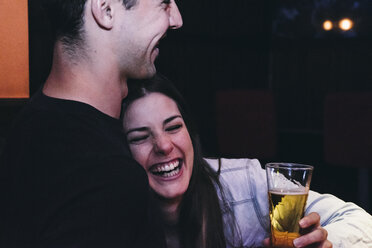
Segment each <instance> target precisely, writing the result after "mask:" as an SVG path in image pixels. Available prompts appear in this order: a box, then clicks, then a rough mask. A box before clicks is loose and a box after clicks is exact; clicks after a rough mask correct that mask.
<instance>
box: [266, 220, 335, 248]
mask: <svg viewBox="0 0 372 248" xmlns="http://www.w3.org/2000/svg"><path fill="white" fill-rule="evenodd" d="M299 224H300V227H301V228H302V235H301V237H299V238H297V239H295V240H294V241H293V244H294V246H295V247H297V248H300V247H316V248H332V243H331V242H330V241H329V240H327V236H328V232H327V230H325V229H324V228H323V227H321V226H320V216H319V214H317V213H310V214H309V215H307V216H305V217H304V218H302V219H301V220H300V222H299ZM263 244H264V246H265V247H270V239H269V238H267V239H265V240H264V241H263Z"/></svg>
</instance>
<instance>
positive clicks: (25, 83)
mask: <svg viewBox="0 0 372 248" xmlns="http://www.w3.org/2000/svg"><path fill="white" fill-rule="evenodd" d="M28 54H29V53H28V9H27V0H0V98H28V97H29V64H28Z"/></svg>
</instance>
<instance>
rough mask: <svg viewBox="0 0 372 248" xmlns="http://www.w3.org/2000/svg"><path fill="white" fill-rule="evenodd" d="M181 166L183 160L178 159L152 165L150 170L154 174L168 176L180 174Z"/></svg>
mask: <svg viewBox="0 0 372 248" xmlns="http://www.w3.org/2000/svg"><path fill="white" fill-rule="evenodd" d="M181 167H182V163H181V161H180V160H179V159H176V160H173V161H170V162H167V163H162V164H156V165H154V166H152V167H151V169H150V172H151V173H152V174H153V175H156V176H161V177H165V178H168V177H173V176H176V175H178V174H179V173H180V171H181Z"/></svg>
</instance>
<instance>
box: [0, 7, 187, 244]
mask: <svg viewBox="0 0 372 248" xmlns="http://www.w3.org/2000/svg"><path fill="white" fill-rule="evenodd" d="M44 8H45V10H46V12H47V14H48V16H49V19H50V21H51V26H52V28H53V30H54V31H55V37H56V39H55V46H54V56H53V64H52V69H51V72H50V74H49V77H48V78H47V80H46V82H45V84H44V87H43V88H42V90H41V91H40V92H38V93H36V94H35V96H33V98H32V99H31V100H30V103H29V104H28V105H27V106H26V108H25V109H24V110H23V111H22V113H21V115H20V116H19V117H18V118H17V119H16V121H15V124H14V127H13V131H12V133H11V134H10V136H9V138H8V142H7V145H6V148H5V150H4V152H3V157H2V159H1V165H0V166H1V167H0V177H1V178H0V181H1V183H2V185H1V186H2V187H1V189H0V191H1V196H2V203H1V211H0V247H131V248H132V247H155V248H156V247H162V245H163V241H164V240H163V239H162V235H161V232H159V227H158V226H156V220H153V219H149V218H150V217H149V216H152V215H149V214H148V212H149V211H151V210H152V208H153V206H151V205H149V203H148V195H147V193H148V180H147V177H146V173H145V172H144V171H143V170H142V169H141V167H140V166H139V165H137V164H136V163H135V162H133V160H132V159H130V158H129V152H128V150H127V147H126V146H125V143H124V137H123V136H122V130H121V123H120V121H119V120H118V118H119V115H120V108H121V101H122V99H123V98H125V97H126V95H127V79H128V78H145V77H150V76H152V75H154V74H155V71H156V69H155V66H154V60H155V58H156V57H157V55H158V53H159V49H158V48H157V45H158V43H159V41H160V39H161V38H162V37H164V35H165V33H166V31H167V30H168V29H177V28H180V27H181V26H182V18H181V15H180V13H179V11H178V8H177V5H176V3H175V2H174V0H46V1H45V6H44Z"/></svg>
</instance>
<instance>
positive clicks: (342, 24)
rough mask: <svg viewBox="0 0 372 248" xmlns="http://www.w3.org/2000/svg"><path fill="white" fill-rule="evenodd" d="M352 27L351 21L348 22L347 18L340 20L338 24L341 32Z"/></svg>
mask: <svg viewBox="0 0 372 248" xmlns="http://www.w3.org/2000/svg"><path fill="white" fill-rule="evenodd" d="M353 25H354V23H353V21H352V20H350V19H349V18H344V19H341V20H340V21H339V23H338V26H339V28H340V29H342V30H343V31H348V30H350V29H352V27H353Z"/></svg>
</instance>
